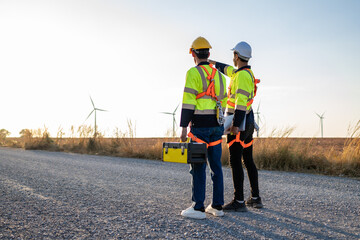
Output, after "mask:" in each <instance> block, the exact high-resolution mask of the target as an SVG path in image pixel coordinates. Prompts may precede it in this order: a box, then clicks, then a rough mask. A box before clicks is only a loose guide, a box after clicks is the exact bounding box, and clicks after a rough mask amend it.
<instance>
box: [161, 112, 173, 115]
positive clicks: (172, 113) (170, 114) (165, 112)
mask: <svg viewBox="0 0 360 240" xmlns="http://www.w3.org/2000/svg"><path fill="white" fill-rule="evenodd" d="M160 113H163V114H169V115H173V113H169V112H160Z"/></svg>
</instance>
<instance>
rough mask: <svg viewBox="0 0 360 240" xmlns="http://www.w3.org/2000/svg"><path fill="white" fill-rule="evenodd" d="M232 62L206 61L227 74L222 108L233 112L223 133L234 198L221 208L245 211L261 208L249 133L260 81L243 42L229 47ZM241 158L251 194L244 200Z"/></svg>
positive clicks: (246, 44) (250, 51) (249, 48)
mask: <svg viewBox="0 0 360 240" xmlns="http://www.w3.org/2000/svg"><path fill="white" fill-rule="evenodd" d="M232 50H233V53H234V55H233V56H234V57H233V62H234V65H235V67H236V68H234V67H232V66H229V65H226V64H223V63H219V62H215V61H212V60H209V61H210V62H211V63H212V64H215V66H216V68H217V69H219V71H221V72H222V73H224V74H225V75H227V76H229V77H230V78H231V80H230V86H229V93H228V102H227V106H226V107H227V108H226V114H227V115H232V114H233V115H234V118H233V124H232V127H231V128H230V132H231V134H228V135H227V142H228V144H229V152H230V166H231V170H232V175H233V184H234V199H233V200H232V201H231V202H230V203H228V204H226V205H225V206H224V211H239V212H245V211H247V208H246V205H247V206H251V207H255V208H261V207H263V205H262V202H261V198H260V195H259V184H258V171H257V168H256V165H255V163H254V160H253V154H252V153H253V146H252V143H253V136H252V135H253V132H254V127H255V120H254V113H253V111H252V107H251V106H252V102H253V100H254V97H255V95H256V91H257V86H256V84H257V83H258V82H260V80H258V79H255V77H254V73H253V72H252V70H251V66H249V64H248V61H249V59H250V58H251V57H252V56H251V53H252V50H251V47H250V45H249V44H248V43H246V42H239V43H238V44H237V45H236V46H235V47H234V48H233V49H232ZM242 158H243V162H244V165H245V167H246V170H247V173H248V177H249V182H250V187H251V196H250V198H249V199H248V200H247V201H246V202H245V201H244V189H243V188H244V172H243V168H242Z"/></svg>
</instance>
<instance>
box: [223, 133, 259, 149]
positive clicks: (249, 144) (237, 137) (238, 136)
mask: <svg viewBox="0 0 360 240" xmlns="http://www.w3.org/2000/svg"><path fill="white" fill-rule="evenodd" d="M235 142H238V143H240V145H241V146H242V147H243V148H248V147H250V146H251V145H252V144H253V143H254V139H253V140H251V142H249V143H245V142H244V141H241V140H240V132H239V133H238V134H237V135H236V137H235V139H233V140H232V141H230V142H229V143H228V144H229V147H231V145H233V144H234V143H235Z"/></svg>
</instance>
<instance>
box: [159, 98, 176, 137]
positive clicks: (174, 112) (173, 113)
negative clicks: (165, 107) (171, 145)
mask: <svg viewBox="0 0 360 240" xmlns="http://www.w3.org/2000/svg"><path fill="white" fill-rule="evenodd" d="M179 105H180V104H178V105H177V107H176V108H175V110H174V111H173V112H172V113H171V112H161V113H163V114H169V115H172V116H173V137H175V124H176V120H175V114H176V110H177V109H178V107H179Z"/></svg>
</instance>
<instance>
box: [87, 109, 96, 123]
mask: <svg viewBox="0 0 360 240" xmlns="http://www.w3.org/2000/svg"><path fill="white" fill-rule="evenodd" d="M94 111H95V109H94V110H92V111H91V112H90V114H89V116H87V118H86V119H85V121H86V120H88V118H89V117H90V116H91V114H92V113H93V112H94Z"/></svg>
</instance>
